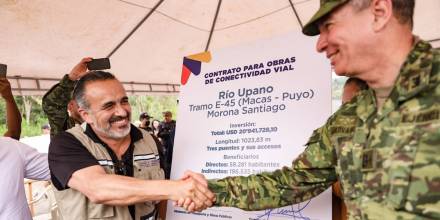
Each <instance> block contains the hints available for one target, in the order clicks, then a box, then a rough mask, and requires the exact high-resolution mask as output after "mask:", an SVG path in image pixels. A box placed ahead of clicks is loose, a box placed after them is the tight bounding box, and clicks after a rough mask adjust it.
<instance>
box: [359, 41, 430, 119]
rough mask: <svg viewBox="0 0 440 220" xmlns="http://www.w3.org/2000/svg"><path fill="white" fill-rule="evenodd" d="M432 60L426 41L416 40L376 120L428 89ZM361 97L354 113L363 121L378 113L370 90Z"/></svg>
mask: <svg viewBox="0 0 440 220" xmlns="http://www.w3.org/2000/svg"><path fill="white" fill-rule="evenodd" d="M433 59H434V55H433V52H432V47H431V45H430V44H429V43H428V42H426V41H423V40H418V41H417V42H416V43H415V45H414V47H413V49H412V50H411V52H410V53H409V54H408V56H407V58H406V61H405V62H404V63H403V65H402V67H401V69H400V73H399V76H398V78H397V80H396V83H395V84H394V88H393V89H392V91H391V94H390V95H389V97H388V98H387V99H386V101H385V103H384V104H383V106H382V108H381V111H379V113H378V115H377V120H381V119H383V117H385V116H386V115H388V113H390V112H391V111H393V110H394V109H396V107H398V105H399V103H400V102H404V101H406V100H408V99H410V98H412V97H414V96H415V95H417V94H419V93H420V92H422V91H423V90H425V89H427V88H428V87H429V83H430V77H431V70H432V64H433ZM362 95H363V96H364V98H360V99H358V100H362V102H363V104H361V105H358V108H357V109H356V112H357V115H359V116H360V118H361V119H362V120H363V121H365V120H367V118H369V117H370V116H371V114H373V113H377V112H378V111H377V106H376V104H375V102H376V101H375V98H374V92H373V91H372V89H371V88H370V89H368V90H366V91H363V93H362ZM359 104H360V103H359Z"/></svg>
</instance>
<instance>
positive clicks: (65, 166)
mask: <svg viewBox="0 0 440 220" xmlns="http://www.w3.org/2000/svg"><path fill="white" fill-rule="evenodd" d="M84 133H85V134H86V135H87V136H88V137H89V138H90V139H92V140H93V141H94V142H95V143H99V144H101V145H102V146H104V147H105V148H106V150H107V152H108V153H109V155H110V157H111V158H112V161H113V163H114V164H124V166H123V167H122V169H120V168H121V167H120V166H115V173H116V174H118V175H124V176H131V177H133V151H134V145H133V143H135V142H136V141H139V140H141V139H142V138H143V135H142V132H141V131H139V130H138V129H137V128H136V127H135V126H133V125H131V129H130V138H131V142H130V146H129V147H128V149H127V150H126V151H125V152H124V154H123V155H122V157H121V160H119V159H118V158H117V156H116V154H115V153H114V152H113V150H111V149H110V147H109V146H108V145H107V144H106V143H104V142H103V141H102V140H101V139H99V137H98V136H97V135H96V133H95V132H94V131H93V129H92V128H91V127H90V125H87V126H86V130H85V131H84ZM95 165H99V163H98V161H97V160H96V158H95V157H94V156H93V155H92V154H91V153H90V152H89V151H88V150H87V149H86V148H85V146H84V145H83V144H82V143H81V142H80V141H79V140H78V139H76V138H75V136H73V135H72V134H71V133H69V132H65V131H63V132H61V133H60V134H58V135H56V136H55V137H54V138H53V139H52V141H51V143H50V146H49V167H50V172H51V179H52V184H53V185H54V186H55V187H56V188H57V189H58V190H64V189H68V188H69V186H68V185H67V184H68V182H69V180H70V178H71V177H72V174H73V173H74V172H75V171H77V170H81V169H83V168H87V167H90V166H95ZM128 209H129V211H130V214H131V216H132V218H133V219H134V212H135V208H134V205H130V206H128Z"/></svg>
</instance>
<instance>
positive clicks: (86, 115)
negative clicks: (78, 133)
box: [78, 107, 93, 124]
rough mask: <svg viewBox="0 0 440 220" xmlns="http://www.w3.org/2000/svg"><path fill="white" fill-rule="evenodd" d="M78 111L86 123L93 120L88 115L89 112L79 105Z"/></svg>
mask: <svg viewBox="0 0 440 220" xmlns="http://www.w3.org/2000/svg"><path fill="white" fill-rule="evenodd" d="M78 113H79V115H80V116H81V118H82V119H83V120H84V121H85V122H86V123H87V124H91V123H92V122H93V121H92V119H91V117H90V113H89V112H88V111H87V110H86V109H83V108H81V107H80V108H78Z"/></svg>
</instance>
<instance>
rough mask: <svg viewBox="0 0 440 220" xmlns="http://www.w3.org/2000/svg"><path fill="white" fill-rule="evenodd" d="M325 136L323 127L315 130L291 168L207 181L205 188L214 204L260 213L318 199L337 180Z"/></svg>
mask: <svg viewBox="0 0 440 220" xmlns="http://www.w3.org/2000/svg"><path fill="white" fill-rule="evenodd" d="M325 134H327V132H326V128H325V127H321V128H319V129H317V130H315V131H314V132H313V134H312V136H311V137H310V139H309V141H308V143H307V148H306V149H305V151H304V152H303V153H302V154H301V155H300V156H299V157H298V158H297V159H295V160H294V161H293V162H292V167H283V168H282V169H278V170H275V171H273V172H265V173H261V174H257V175H250V176H247V177H242V176H237V177H226V178H224V179H219V180H209V181H208V186H209V188H210V189H211V190H212V191H213V192H214V193H215V194H216V204H215V205H217V206H232V207H237V208H240V209H243V210H262V209H267V208H275V207H282V206H286V205H290V204H296V203H300V202H302V201H306V200H309V199H311V198H313V197H315V196H317V195H318V194H320V193H321V192H323V191H324V190H326V189H327V188H328V187H330V186H331V185H332V183H333V182H335V181H336V173H335V168H334V167H335V163H336V156H335V152H334V150H333V148H332V147H331V144H330V141H329V139H328V137H327V135H325Z"/></svg>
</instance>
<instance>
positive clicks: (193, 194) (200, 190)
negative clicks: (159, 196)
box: [171, 173, 215, 212]
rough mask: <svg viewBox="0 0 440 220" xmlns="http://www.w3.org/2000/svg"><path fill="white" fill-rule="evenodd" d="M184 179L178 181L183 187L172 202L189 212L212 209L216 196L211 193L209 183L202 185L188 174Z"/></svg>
mask: <svg viewBox="0 0 440 220" xmlns="http://www.w3.org/2000/svg"><path fill="white" fill-rule="evenodd" d="M192 174H195V173H191V175H192ZM184 177H185V178H182V179H181V180H179V181H178V182H179V185H180V186H181V187H179V189H178V193H177V194H176V195H175V196H174V197H173V198H171V200H173V201H175V204H178V205H179V206H180V207H183V208H184V209H186V210H187V211H189V212H193V211H202V210H204V209H206V208H208V207H211V206H212V205H213V201H214V199H215V195H214V194H213V193H212V192H211V191H209V189H208V187H207V186H208V185H207V183H206V184H205V183H201V182H199V181H198V180H197V179H195V178H192V177H190V175H189V174H188V175H186V173H185V176H184ZM198 178H200V177H198Z"/></svg>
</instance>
